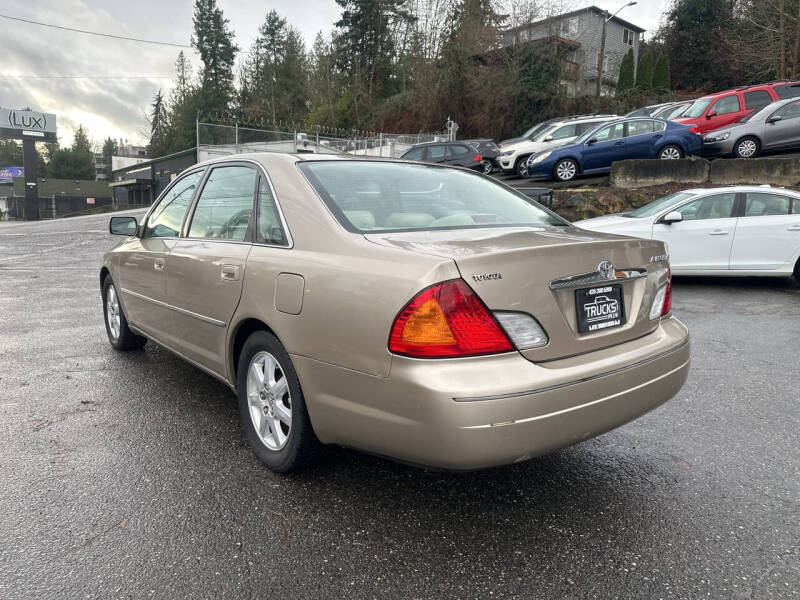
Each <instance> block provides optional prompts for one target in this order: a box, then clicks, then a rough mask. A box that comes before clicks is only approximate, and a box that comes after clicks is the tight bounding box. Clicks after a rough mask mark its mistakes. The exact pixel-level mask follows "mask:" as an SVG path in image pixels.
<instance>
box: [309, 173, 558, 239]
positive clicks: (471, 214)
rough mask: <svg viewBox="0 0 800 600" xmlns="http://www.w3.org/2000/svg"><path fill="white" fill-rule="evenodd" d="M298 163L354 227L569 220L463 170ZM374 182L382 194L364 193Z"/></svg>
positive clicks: (470, 225)
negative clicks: (360, 191)
mask: <svg viewBox="0 0 800 600" xmlns="http://www.w3.org/2000/svg"><path fill="white" fill-rule="evenodd" d="M298 166H299V168H300V169H301V171H302V172H303V173H304V174H305V175H306V177H307V178H308V180H309V181H310V183H311V185H312V186H313V187H314V189H315V190H316V191H317V193H318V194H319V196H320V197H321V198H322V199H323V200H324V202H325V203H326V204H327V205H328V208H330V210H331V212H332V213H333V214H334V215H335V216H336V218H337V220H338V221H339V222H340V223H341V224H342V226H343V227H344V228H345V229H347V230H349V231H353V232H360V233H375V232H382V231H410V230H414V231H417V230H424V231H427V230H435V229H453V228H459V229H463V228H488V227H509V226H518V227H543V226H568V225H569V224H568V223H567V222H566V221H564V220H563V219H561V218H560V217H558V216H556V215H554V214H553V213H550V212H548V211H546V210H544V209H543V208H541V207H539V206H535V205H534V204H532V203H531V202H530V201H529V199H528V198H527V197H526V196H524V195H522V194H520V193H517V192H513V191H511V190H509V189H507V188H506V187H504V186H502V185H500V184H498V183H495V182H494V181H492V180H490V179H487V178H484V177H482V176H480V175H477V174H475V173H471V172H465V171H462V170H461V169H451V168H446V167H437V166H433V165H417V164H413V163H398V162H377V161H375V162H373V161H356V160H352V161H351V160H348V161H307V162H303V163H300V164H299V165H298ZM373 187H374V188H377V189H378V193H374V194H362V193H359V190H363V189H367V188H373Z"/></svg>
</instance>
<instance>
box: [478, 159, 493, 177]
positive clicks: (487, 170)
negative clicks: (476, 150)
mask: <svg viewBox="0 0 800 600" xmlns="http://www.w3.org/2000/svg"><path fill="white" fill-rule="evenodd" d="M481 162H482V163H483V174H484V175H491V174H492V172H493V171H494V162H493V161H491V160H487V159H484V160H483V161H481Z"/></svg>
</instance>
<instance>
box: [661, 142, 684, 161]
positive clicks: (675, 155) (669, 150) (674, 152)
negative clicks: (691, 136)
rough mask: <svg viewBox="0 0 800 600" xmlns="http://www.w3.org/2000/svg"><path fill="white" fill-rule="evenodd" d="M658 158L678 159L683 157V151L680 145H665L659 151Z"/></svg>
mask: <svg viewBox="0 0 800 600" xmlns="http://www.w3.org/2000/svg"><path fill="white" fill-rule="evenodd" d="M658 158H660V159H661V160H677V159H679V158H683V152H681V149H680V148H679V147H678V146H673V145H670V146H664V147H663V148H662V149H661V150H659V151H658Z"/></svg>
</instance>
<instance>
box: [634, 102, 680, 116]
mask: <svg viewBox="0 0 800 600" xmlns="http://www.w3.org/2000/svg"><path fill="white" fill-rule="evenodd" d="M673 104H675V103H674V102H662V103H661V104H651V105H649V106H643V107H642V108H637V109H636V110H632V111H631V112H629V113H628V114H627V115H625V116H626V117H652V116H655V114H656V113H657V112H658V111H660V110H664V109H665V108H669V107H670V106H672V105H673Z"/></svg>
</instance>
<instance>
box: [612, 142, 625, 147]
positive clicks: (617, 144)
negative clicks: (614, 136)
mask: <svg viewBox="0 0 800 600" xmlns="http://www.w3.org/2000/svg"><path fill="white" fill-rule="evenodd" d="M614 145H615V146H624V145H625V142H614Z"/></svg>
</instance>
